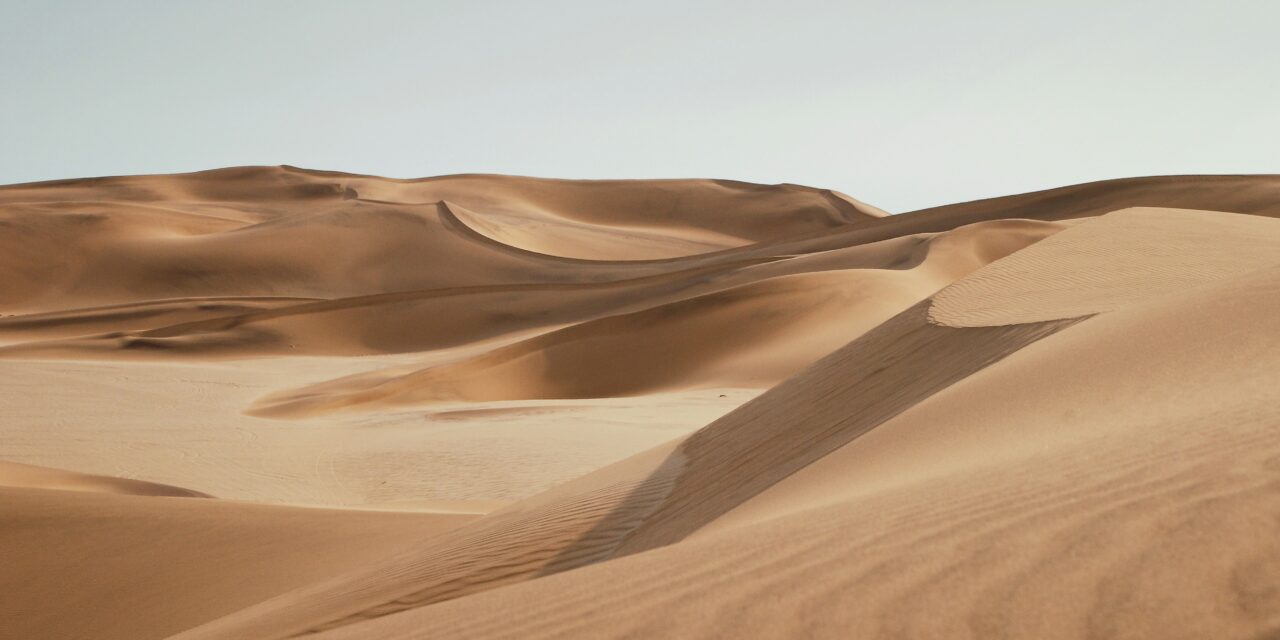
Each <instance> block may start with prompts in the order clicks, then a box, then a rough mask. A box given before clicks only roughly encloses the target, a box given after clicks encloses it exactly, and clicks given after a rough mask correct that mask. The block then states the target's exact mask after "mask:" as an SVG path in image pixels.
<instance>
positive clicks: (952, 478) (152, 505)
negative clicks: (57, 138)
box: [0, 167, 1280, 640]
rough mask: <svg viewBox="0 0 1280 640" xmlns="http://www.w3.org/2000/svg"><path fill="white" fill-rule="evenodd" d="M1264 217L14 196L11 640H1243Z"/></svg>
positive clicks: (1264, 608) (7, 377) (1044, 197)
mask: <svg viewBox="0 0 1280 640" xmlns="http://www.w3.org/2000/svg"><path fill="white" fill-rule="evenodd" d="M1277 217H1280V177H1278V176H1171V177H1154V178H1131V179H1123V180H1111V181H1105V182H1098V183H1090V184H1085V185H1077V186H1070V187H1063V188H1060V189H1053V190H1049V191H1043V192H1037V193H1031V194H1022V195H1015V196H1007V197H1002V198H993V199H989V200H981V201H975V202H969V203H961V204H955V205H948V206H944V207H936V208H932V209H927V210H922V211H916V212H907V213H899V214H896V215H888V214H887V213H886V212H884V211H881V210H879V209H877V208H875V207H873V206H871V205H867V204H864V203H861V202H859V201H857V200H854V199H853V198H850V197H849V196H846V195H844V194H841V193H838V192H835V191H831V190H826V189H814V188H809V187H802V186H798V185H757V184H749V183H741V182H732V181H723V180H633V181H573V180H549V179H541V178H522V177H510V176H491V175H463V176H445V177H439V178H426V179H421V180H393V179H387V178H379V177H374V176H363V175H354V174H345V173H336V172H325V171H312V170H305V169H298V168H294V167H242V168H231V169H220V170H214V171H205V172H199V173H193V174H182V175H166V176H131V177H114V178H92V179H83V180H64V181H57V182H46V183H34V184H25V185H12V186H7V187H0V401H2V403H3V406H4V407H5V409H6V417H5V419H4V420H0V442H3V443H4V445H3V449H2V450H0V513H3V514H5V518H4V525H3V526H0V566H2V567H4V568H5V570H4V571H0V586H3V588H4V591H5V593H7V594H9V595H8V596H7V597H6V598H5V599H4V600H3V604H0V614H3V618H2V619H3V620H5V621H6V624H4V625H0V638H15V639H17V638H87V637H92V638H122V639H123V638H129V639H133V638H168V637H173V638H181V639H186V640H193V639H213V638H220V639H221V638H225V639H240V638H292V637H301V636H308V637H312V636H314V637H318V638H335V639H337V638H438V637H467V638H472V637H476V638H488V637H503V638H534V637H545V638H561V637H590V638H602V637H631V638H635V637H697V638H705V637H819V638H847V637H868V638H870V637H884V638H901V637H946V638H962V637H972V638H990V637H1035V638H1059V637H1061V638H1081V637H1102V638H1122V637H1124V638H1153V637H1160V638H1181V637H1186V638H1207V637H1213V638H1265V637H1271V635H1274V634H1277V633H1280V536H1278V535H1277V523H1280V430H1277V426H1278V425H1280V340H1277V336H1280V219H1276V218H1277ZM213 496H216V497H213ZM495 612H500V614H496V613H495Z"/></svg>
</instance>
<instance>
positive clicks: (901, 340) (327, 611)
mask: <svg viewBox="0 0 1280 640" xmlns="http://www.w3.org/2000/svg"><path fill="white" fill-rule="evenodd" d="M926 309H927V302H926V303H921V304H918V305H916V306H914V307H912V308H911V309H910V310H908V311H905V312H903V313H902V314H899V315H898V316H896V317H895V318H894V319H893V320H891V321H889V322H887V323H885V324H884V325H881V326H880V327H878V328H877V329H875V330H872V331H871V332H870V333H868V334H866V335H864V336H863V337H861V338H859V339H858V340H855V341H854V342H853V343H851V344H850V345H849V346H847V347H845V348H843V349H841V350H839V351H837V352H836V353H835V354H832V355H831V356H828V357H827V358H824V359H823V360H821V361H819V362H818V363H816V364H815V365H813V366H811V367H810V368H809V369H807V370H806V371H805V372H803V373H801V374H799V375H798V376H796V377H794V378H792V379H790V380H789V381H788V382H786V383H783V384H781V385H779V386H778V387H776V388H774V389H771V390H770V391H768V392H766V393H765V394H763V395H762V396H760V398H758V399H756V400H754V401H752V402H749V403H747V404H746V405H744V406H743V407H742V408H740V409H738V410H737V411H734V412H732V413H730V414H729V415H727V416H725V417H724V418H721V419H720V420H718V421H716V422H714V423H712V424H711V425H709V426H707V427H705V428H703V429H702V430H700V431H698V432H697V433H696V434H695V435H694V436H692V437H690V438H689V439H687V440H685V441H684V442H682V443H681V444H680V445H679V446H678V448H677V449H676V450H675V452H673V453H672V454H669V455H665V456H664V455H663V454H664V452H663V451H662V450H661V449H660V450H657V451H654V452H650V453H647V454H641V455H639V456H637V457H636V458H633V459H631V460H628V461H626V462H623V463H620V464H619V465H617V466H615V467H610V468H606V469H604V470H602V471H600V472H597V473H596V474H591V475H588V476H586V477H584V478H583V479H581V480H579V481H576V482H575V483H571V484H570V485H566V486H565V487H561V488H558V489H554V490H552V491H551V492H549V493H548V494H546V495H545V496H541V497H538V498H534V499H532V500H531V501H529V502H528V503H524V504H519V503H518V504H517V505H514V506H513V507H511V508H508V509H506V510H503V511H501V512H499V513H495V514H492V515H490V516H489V517H488V518H486V519H485V520H483V521H482V522H480V523H477V524H476V525H475V526H474V527H463V528H462V529H459V530H457V531H456V532H454V533H453V534H452V535H451V536H450V537H449V539H448V540H442V541H441V543H440V544H439V545H435V546H431V547H427V548H424V549H422V550H421V551H419V552H415V553H410V554H404V555H402V556H401V557H398V558H394V559H391V560H390V561H388V562H387V563H385V564H384V565H382V566H381V567H374V568H371V569H370V570H369V571H367V572H363V573H361V574H358V575H353V576H351V577H349V578H346V579H336V580H334V581H330V582H328V583H325V584H322V585H317V586H315V587H313V588H311V589H306V590H302V591H300V592H298V593H296V594H287V595H285V596H282V597H280V598H277V599H274V600H271V601H268V602H264V603H262V604H261V605H258V606H255V607H252V608H250V609H247V610H245V611H243V612H240V613H238V614H235V615H233V616H229V617H227V618H225V619H223V620H220V621H217V622H214V623H211V624H209V625H205V626H203V627H201V628H199V629H196V630H192V631H190V632H188V633H184V634H180V635H179V636H176V637H179V638H231V637H262V638H274V637H288V636H290V635H293V634H299V633H305V632H313V631H317V630H323V629H328V628H335V627H341V626H344V625H348V624H353V623H355V622H358V621H360V620H364V619H369V618H377V617H382V616H386V615H390V614H392V613H395V612H398V611H404V610H407V609H412V608H416V607H422V606H426V605H429V604H432V603H434V602H440V601H444V600H449V599H453V598H457V597H463V596H466V595H468V594H470V593H475V592H478V591H482V590H486V589H489V588H492V587H494V586H498V585H502V584H510V583H513V582H518V581H522V580H529V579H532V578H534V577H538V576H543V575H549V574H552V573H557V572H560V571H565V570H568V569H572V568H575V567H579V566H584V565H586V564H590V563H593V562H599V561H601V560H604V559H607V558H611V557H617V556H620V555H627V554H630V553H635V552H638V551H643V550H646V549H650V548H655V547H659V546H663V545H666V544H671V543H674V542H677V541H679V540H680V539H682V538H684V537H686V536H687V535H689V534H690V533H692V532H693V531H695V530H697V529H698V528H699V527H701V526H702V525H704V524H706V523H708V522H710V521H711V520H713V519H714V518H715V517H717V516H718V515H720V514H722V513H724V512H726V511H727V510H729V509H731V508H732V507H733V506H736V505H737V504H739V503H741V502H742V501H743V500H746V499H747V498H749V497H750V496H752V495H754V494H755V493H758V492H759V491H762V490H763V489H765V488H767V487H768V486H769V485H770V484H772V483H775V482H777V481H779V480H780V479H781V478H784V477H786V476H787V475H790V474H791V473H794V472H795V471H796V470H797V469H799V468H802V467H803V466H805V465H807V464H809V463H811V462H813V461H814V460H816V459H818V458H820V457H822V456H823V455H826V454H827V453H830V452H831V451H833V450H835V449H837V448H839V447H840V446H842V445H843V444H845V443H847V442H849V440H851V439H853V438H856V437H857V436H859V435H861V434H862V433H865V432H866V431H867V430H869V429H872V428H874V427H875V426H876V425H877V424H879V423H880V422H883V421H884V420H886V419H888V418H889V417H892V416H893V415H895V414H896V413H898V412H900V411H902V410H903V409H905V408H906V407H909V406H911V405H912V404H914V403H915V402H919V401H920V400H922V399H923V398H925V397H928V396H929V395H930V394H932V393H935V392H936V391H937V390H938V389H940V388H944V387H945V386H947V385H949V384H952V383H954V382H955V381H956V380H958V379H962V378H963V377H965V376H966V375H968V374H970V373H972V372H973V371H976V370H978V369H980V368H981V367H982V366H984V365H986V364H989V363H990V362H992V361H994V360H998V359H1000V358H1002V357H1004V356H1006V355H1007V354H1008V353H1010V352H1012V351H1016V350H1017V349H1018V348H1020V347H1021V346H1023V345H1025V344H1027V343H1029V342H1033V341H1035V340H1036V339H1039V338H1041V337H1043V336H1045V335H1047V334H1051V333H1053V332H1054V331H1057V330H1060V329H1061V328H1064V327H1066V326H1070V325H1071V324H1073V323H1074V322H1075V320H1070V321H1063V322H1056V323H1047V324H1041V325H1027V326H1023V327H999V328H992V329H968V330H959V329H949V328H944V327H938V326H936V325H932V324H930V323H928V322H927V321H926V319H925V314H926ZM945 353H952V354H954V357H952V358H947V357H946V356H943V355H941V354H945ZM818 398H824V399H826V400H824V401H822V402H818V401H817V399H818ZM837 400H838V401H837ZM849 403H855V404H858V405H860V406H859V407H858V408H856V409H851V408H850V406H849ZM784 415H785V416H786V418H785V420H786V422H787V423H788V424H790V425H792V426H791V428H790V429H780V428H779V426H780V425H779V419H780V418H782V416H784ZM664 457H665V459H666V462H665V463H664V462H662V460H663V459H664ZM632 469H636V470H641V471H642V472H643V473H642V474H637V473H636V472H635V471H633V470H632ZM654 469H656V471H653V470H654ZM619 476H622V477H625V478H627V479H626V480H622V479H619Z"/></svg>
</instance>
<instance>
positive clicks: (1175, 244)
mask: <svg viewBox="0 0 1280 640" xmlns="http://www.w3.org/2000/svg"><path fill="white" fill-rule="evenodd" d="M1278 246H1280V220H1275V219H1273V218H1263V217H1258V216H1249V215H1239V214H1225V213H1216V212H1205V211H1189V210H1181V209H1154V208H1133V209H1123V210H1121V211H1116V212H1113V213H1108V214H1106V215H1104V216H1099V217H1097V218H1093V219H1090V220H1088V221H1086V222H1085V223H1084V224H1080V225H1076V226H1074V227H1072V228H1070V229H1067V230H1066V231H1063V232H1062V233H1058V234H1055V235H1054V236H1052V237H1050V238H1047V239H1046V240H1045V241H1043V242H1040V243H1037V244H1036V245H1034V246H1032V247H1028V248H1027V249H1024V250H1022V251H1019V252H1017V253H1014V254H1011V255H1009V256H1007V257H1005V258H1003V259H1001V260H998V261H996V262H994V263H993V264H990V265H988V266H986V267H983V268H982V269H980V270H979V271H978V272H976V273H973V274H971V275H969V276H968V277H966V278H963V279H961V280H960V281H958V282H956V283H954V284H952V285H950V286H948V287H947V288H946V289H943V290H942V291H940V292H939V293H938V295H936V296H935V297H934V303H933V305H932V306H931V307H930V308H929V319H930V320H931V321H933V322H936V323H938V324H943V325H947V326H952V327H975V326H991V325H996V324H1021V323H1025V322H1041V321H1045V320H1053V319H1057V318H1069V317H1076V316H1081V315H1086V314H1092V313H1101V312H1105V311H1112V310H1115V309H1118V308H1121V307H1124V306H1126V305H1131V304H1135V303H1137V302H1141V301H1143V300H1146V299H1149V298H1154V297H1158V296H1162V295H1167V294H1170V293H1175V292H1178V291H1182V290H1184V289H1186V288H1187V287H1194V286H1197V285H1201V284H1204V283H1207V282H1214V281H1218V280H1223V279H1226V278H1231V277H1233V276H1239V275H1242V274H1244V273H1248V272H1249V271H1252V270H1254V269H1257V268H1260V267H1263V266H1267V265H1270V264H1275V263H1276V262H1280V252H1278V251H1277V247H1278Z"/></svg>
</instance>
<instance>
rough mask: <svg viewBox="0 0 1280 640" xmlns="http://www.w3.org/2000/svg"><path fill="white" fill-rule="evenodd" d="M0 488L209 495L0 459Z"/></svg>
mask: <svg viewBox="0 0 1280 640" xmlns="http://www.w3.org/2000/svg"><path fill="white" fill-rule="evenodd" d="M0 487H12V488H20V489H57V490H61V491H85V492H89V493H111V494H116V495H128V496H168V497H178V498H212V497H213V496H211V495H209V494H207V493H201V492H199V491H193V490H191V489H183V488H182V487H174V486H171V485H167V484H160V483H158V482H146V481H144V480H132V479H129V478H113V477H110V476H98V475H92V474H87V473H76V472H75V471H66V470H63V469H50V468H49V467H38V466H34V465H29V464H20V463H17V462H7V461H4V460H0Z"/></svg>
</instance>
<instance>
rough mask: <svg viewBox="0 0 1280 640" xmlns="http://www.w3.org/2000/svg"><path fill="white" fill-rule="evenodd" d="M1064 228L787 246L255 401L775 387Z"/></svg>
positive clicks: (318, 408) (335, 404) (280, 405)
mask: <svg viewBox="0 0 1280 640" xmlns="http://www.w3.org/2000/svg"><path fill="white" fill-rule="evenodd" d="M1063 228H1065V226H1064V225H1061V224H1058V223H1049V222H1037V221H1022V220H1004V221H995V222H983V223H976V224H974V225H969V226H966V227H962V228H959V229H955V230H952V231H949V232H945V233H940V234H923V235H919V236H908V237H905V238H898V239H894V240H888V241H882V242H879V243H871V244H867V245H857V246H854V247H850V248H848V249H843V250H832V251H825V252H819V253H815V254H810V255H803V256H796V257H791V258H786V259H784V258H782V257H778V258H777V259H776V260H772V261H769V262H766V263H761V264H756V265H748V266H747V267H744V268H742V269H741V270H739V271H737V272H722V273H720V274H715V277H714V279H713V280H711V281H709V282H706V283H705V284H703V283H701V282H698V281H697V280H695V281H693V284H692V285H690V284H685V285H683V286H681V290H680V292H681V294H682V295H681V296H680V298H677V299H676V300H675V301H672V302H664V301H663V299H662V298H656V299H655V300H654V304H653V306H652V307H650V308H645V309H642V310H640V311H633V312H629V313H617V314H614V315H608V316H606V317H603V318H598V319H589V320H586V321H583V322H579V323H576V324H572V325H570V326H568V327H565V328H562V329H557V330H554V331H551V332H549V333H544V334H542V335H538V336H535V337H532V338H528V339H525V340H521V341H519V342H516V343H514V344H510V345H507V346H503V347H500V348H497V349H494V350H491V351H487V352H484V353H482V354H479V355H476V356H472V357H469V358H466V359H463V360H460V361H456V362H452V363H448V364H444V365H437V366H433V367H428V368H424V369H422V370H420V371H416V372H412V373H408V374H397V375H395V376H392V377H388V376H387V375H385V374H384V373H381V372H373V373H370V374H367V375H360V376H355V377H353V378H346V379H341V380H334V381H330V382H325V383H321V384H318V385H312V386H309V387H306V388H303V389H297V390H289V391H283V392H278V393H276V394H272V395H271V396H268V397H265V398H263V399H261V400H259V401H258V402H257V403H255V405H254V406H253V407H251V408H250V409H249V413H250V414H252V415H259V416H269V417H276V418H288V417H302V416H310V415H320V414H323V413H327V412H332V411H351V410H360V411H371V410H376V409H379V408H385V407H391V406H397V405H427V404H437V403H451V402H486V401H509V400H541V399H569V398H602V397H618V396H629V395H637V394H644V393H655V392H661V391H671V390H678V389H697V388H714V387H756V388H767V387H769V386H772V385H773V384H776V383H777V382H779V381H781V380H783V379H785V378H787V377H788V376H790V375H791V374H793V373H795V372H797V371H799V370H801V369H803V368H804V367H805V366H807V365H808V364H810V363H812V362H813V361H815V360H817V359H818V358H820V357H822V356H823V355H825V354H827V353H830V352H831V351H833V350H835V349H837V348H839V347H840V346H843V345H844V344H845V343H847V342H848V341H850V340H852V339H854V338H856V337H857V336H858V335H860V334H862V333H865V332H866V331H867V330H869V329H871V328H872V327H874V326H875V325H877V324H878V323H880V322H882V321H883V320H885V319H888V318H889V317H891V316H892V315H893V314H895V313H897V312H899V311H901V310H902V309H904V308H906V307H908V306H910V305H911V304H914V303H915V302H916V301H918V300H920V299H922V298H924V297H925V296H927V295H929V294H930V293H932V292H934V291H936V290H937V289H939V288H941V287H942V286H944V285H946V284H947V283H949V282H952V281H954V280H956V279H957V278H960V277H962V276H963V275H964V274H966V273H969V272H971V271H973V270H975V269H978V268H980V267H981V266H982V265H985V264H987V263H989V262H991V261H992V260H995V259H998V258H1000V257H1002V256H1004V255H1006V254H1009V253H1012V252H1015V251H1018V250H1019V249H1021V248H1023V247H1025V246H1027V245H1029V244H1031V243H1034V242H1039V241H1041V240H1042V239H1043V238H1045V237H1048V236H1051V235H1052V234H1055V233H1058V232H1060V231H1061V229H1063ZM692 275H694V276H695V277H696V278H697V279H699V280H702V279H706V278H707V276H706V274H703V273H698V274H692ZM738 283H744V284H738ZM633 291H636V290H634V289H633ZM704 291H710V292H707V293H704ZM618 362H626V363H628V366H627V367H617V366H616V363H618Z"/></svg>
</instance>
